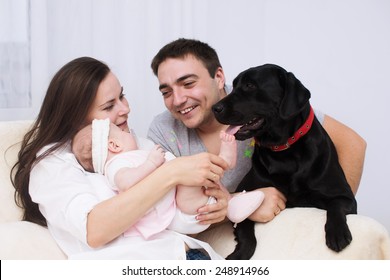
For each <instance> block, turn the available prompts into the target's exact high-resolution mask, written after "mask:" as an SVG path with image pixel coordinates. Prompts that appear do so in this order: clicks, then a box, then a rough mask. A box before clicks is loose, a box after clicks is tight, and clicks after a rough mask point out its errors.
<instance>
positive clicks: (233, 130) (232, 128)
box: [226, 125, 242, 135]
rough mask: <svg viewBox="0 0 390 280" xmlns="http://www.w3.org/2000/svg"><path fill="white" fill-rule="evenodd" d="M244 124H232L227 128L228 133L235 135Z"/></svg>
mask: <svg viewBox="0 0 390 280" xmlns="http://www.w3.org/2000/svg"><path fill="white" fill-rule="evenodd" d="M241 126H242V125H237V126H234V125H231V126H229V127H228V128H227V129H226V133H227V134H230V135H234V134H236V132H237V131H238V130H239V129H240V128H241Z"/></svg>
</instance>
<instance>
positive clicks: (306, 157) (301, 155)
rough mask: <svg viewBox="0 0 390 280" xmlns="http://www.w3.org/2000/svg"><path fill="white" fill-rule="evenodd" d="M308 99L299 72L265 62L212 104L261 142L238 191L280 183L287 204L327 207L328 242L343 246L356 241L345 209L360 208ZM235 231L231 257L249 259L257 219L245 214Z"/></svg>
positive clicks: (223, 119)
mask: <svg viewBox="0 0 390 280" xmlns="http://www.w3.org/2000/svg"><path fill="white" fill-rule="evenodd" d="M309 99H310V91H309V90H308V89H306V88H305V87H304V86H303V85H302V83H301V82H300V81H299V80H298V79H297V78H296V77H295V76H294V74H292V73H291V72H287V71H286V70H284V69H283V68H281V67H279V66H277V65H273V64H266V65H262V66H258V67H253V68H250V69H248V70H246V71H243V72H242V73H240V74H239V75H238V76H237V77H236V78H235V79H234V81H233V91H232V93H230V94H229V95H228V96H226V97H225V98H223V99H222V100H220V101H219V102H218V103H216V104H215V105H214V106H213V108H212V109H213V113H214V114H215V117H216V119H217V120H218V121H219V122H220V123H223V124H228V125H231V126H238V127H240V129H239V130H238V131H237V129H238V127H237V128H236V131H237V132H236V133H235V134H234V135H235V137H236V139H237V140H245V139H248V138H251V137H254V139H255V142H256V145H255V150H254V153H253V156H252V168H251V170H250V171H249V172H248V174H246V176H245V177H244V178H243V180H242V181H241V183H240V184H239V186H238V188H237V192H241V191H244V190H246V191H249V190H251V189H249V188H250V187H256V188H261V187H267V186H275V187H276V188H277V189H278V190H279V191H281V192H282V193H283V194H284V195H285V196H286V198H287V203H286V206H287V207H317V208H320V209H325V210H326V211H327V220H326V224H325V233H326V234H325V237H326V245H327V246H328V247H329V248H330V249H332V250H333V251H336V252H339V251H341V250H343V249H344V248H345V247H346V246H348V245H349V244H350V242H351V241H352V235H351V232H350V230H349V228H348V225H347V219H346V215H347V214H356V212H357V204H356V200H355V197H354V195H353V193H352V191H351V188H350V186H349V184H348V182H347V180H346V178H345V175H344V172H343V170H342V169H341V166H340V164H339V162H338V156H337V152H336V149H335V146H334V144H333V142H332V141H331V139H330V137H329V136H328V134H327V133H326V131H325V130H324V129H323V127H322V125H321V124H320V123H319V122H318V120H317V118H316V117H315V116H314V113H313V109H312V108H311V105H310V103H309ZM234 234H235V237H236V241H237V245H236V248H235V250H234V252H233V253H231V254H230V255H229V256H228V257H227V259H250V258H251V257H252V256H253V253H254V251H255V248H256V244H257V241H256V237H255V234H254V222H252V221H250V220H248V219H246V220H244V221H243V222H241V223H239V224H238V225H237V227H236V228H235V230H234Z"/></svg>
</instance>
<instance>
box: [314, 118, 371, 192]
mask: <svg viewBox="0 0 390 280" xmlns="http://www.w3.org/2000/svg"><path fill="white" fill-rule="evenodd" d="M322 125H323V127H324V128H325V130H326V132H327V133H328V134H329V136H330V138H331V139H332V141H333V143H334V145H335V146H336V151H337V154H338V157H339V162H340V165H341V167H342V168H343V171H344V173H345V177H346V178H347V181H348V183H349V185H350V186H351V189H352V192H353V193H354V194H356V192H357V190H358V188H359V184H360V179H361V178H362V173H363V165H364V158H365V154H366V147H367V143H366V141H365V140H364V139H363V138H362V137H361V136H360V135H358V134H357V133H356V132H355V131H353V130H352V129H351V128H349V127H348V126H346V125H344V124H342V123H340V122H339V121H337V120H335V119H333V118H332V117H330V116H328V115H325V117H324V122H323V124H322Z"/></svg>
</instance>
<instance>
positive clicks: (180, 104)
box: [151, 39, 226, 130]
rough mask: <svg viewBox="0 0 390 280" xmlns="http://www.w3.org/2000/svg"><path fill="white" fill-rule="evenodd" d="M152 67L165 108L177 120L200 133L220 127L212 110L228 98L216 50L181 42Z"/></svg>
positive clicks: (162, 53) (165, 49)
mask: <svg viewBox="0 0 390 280" xmlns="http://www.w3.org/2000/svg"><path fill="white" fill-rule="evenodd" d="M151 66H152V69H153V72H154V74H155V75H156V76H157V78H158V80H159V83H160V86H159V89H160V91H161V93H162V95H163V98H164V103H165V106H166V107H167V109H168V110H169V111H170V112H171V114H172V115H173V116H174V117H175V118H176V119H178V120H180V121H182V122H183V123H184V125H185V126H187V127H188V128H197V129H200V130H206V129H207V130H214V129H217V128H218V126H220V124H218V122H216V120H215V118H214V115H213V113H212V111H211V107H212V105H214V104H215V103H216V102H218V101H219V100H220V99H221V98H222V97H224V96H225V95H226V93H225V90H224V85H225V75H224V73H223V69H222V67H221V64H220V62H219V59H218V55H217V53H216V52H215V50H214V49H213V48H211V47H210V46H209V45H207V44H206V43H203V42H200V41H197V40H190V39H178V40H176V41H173V42H171V43H169V44H168V45H166V46H164V47H163V48H162V49H161V50H160V51H159V52H158V53H157V55H156V56H155V57H154V58H153V61H152V65H151Z"/></svg>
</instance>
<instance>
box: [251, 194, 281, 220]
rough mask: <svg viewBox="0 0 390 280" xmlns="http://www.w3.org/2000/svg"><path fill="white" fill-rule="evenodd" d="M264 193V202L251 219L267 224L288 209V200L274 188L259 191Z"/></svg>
mask: <svg viewBox="0 0 390 280" xmlns="http://www.w3.org/2000/svg"><path fill="white" fill-rule="evenodd" d="M259 190H261V191H262V192H263V193H264V200H263V202H262V203H261V205H260V207H259V208H257V210H256V211H255V212H253V214H252V215H250V216H249V219H250V220H252V221H255V222H260V223H266V222H269V221H271V220H272V219H273V218H275V216H277V215H278V214H279V213H280V212H281V211H282V210H284V209H285V208H286V198H285V197H284V195H283V194H282V193H281V192H279V191H278V190H277V189H276V188H274V187H267V188H261V189H259Z"/></svg>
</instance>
